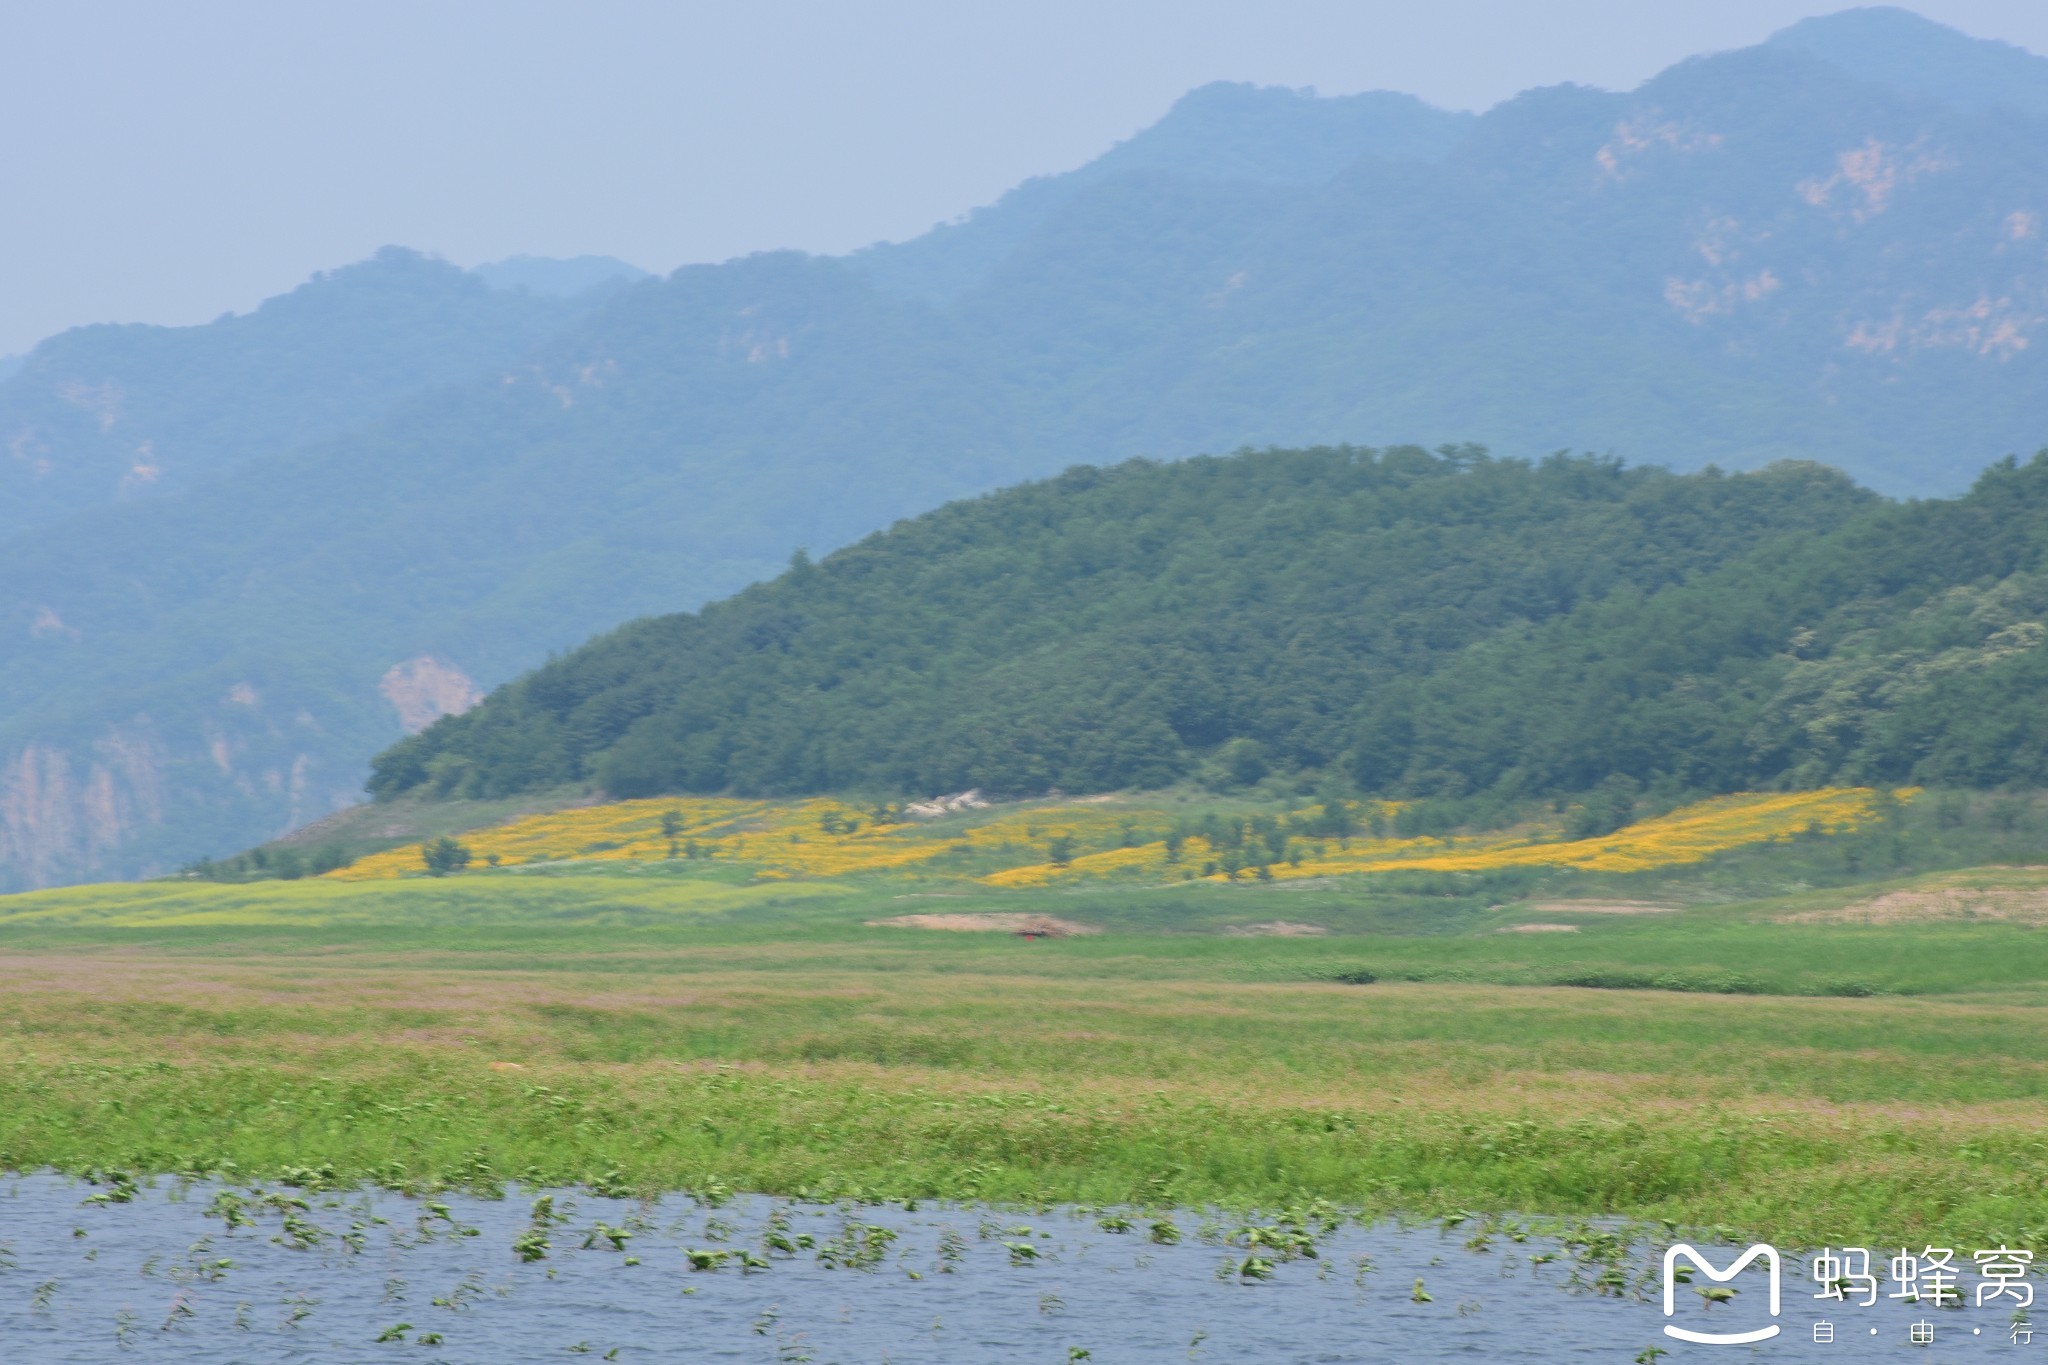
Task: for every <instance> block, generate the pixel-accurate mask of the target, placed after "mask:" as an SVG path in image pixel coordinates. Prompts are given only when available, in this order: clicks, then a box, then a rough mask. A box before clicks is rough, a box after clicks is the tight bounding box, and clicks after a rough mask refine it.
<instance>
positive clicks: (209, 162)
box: [0, 0, 2048, 356]
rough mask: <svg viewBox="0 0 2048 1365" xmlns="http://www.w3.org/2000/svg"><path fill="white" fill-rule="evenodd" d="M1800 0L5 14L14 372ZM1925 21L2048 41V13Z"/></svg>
mask: <svg viewBox="0 0 2048 1365" xmlns="http://www.w3.org/2000/svg"><path fill="white" fill-rule="evenodd" d="M1844 7H1845V6H1844V5H1842V4H1841V3H1839V2H1838V3H1834V4H1826V3H1821V4H1813V3H1802V2H1801V0H1430V3H1427V4H1422V3H1417V2H1416V0H1028V3H1026V2H1025V0H810V3H792V2H791V0H746V3H740V4H735V3H732V2H731V0H720V3H715V4H713V3H698V0H668V2H667V3H660V2H658V0H573V3H570V2H569V0H346V3H340V2H339V0H291V3H286V4H280V3H278V0H179V3H177V4H165V3H163V0H64V3H62V4H49V3H40V2H39V0H0V129H4V132H0V356H5V355H8V354H11V353H16V352H20V351H24V350H26V349H27V348H28V347H29V346H31V345H33V344H34V343H35V342H36V341H37V340H39V339H40V338H42V337H44V336H47V335H50V334H52V333H54V332H57V331H59V330H61V329H63V328H65V327H69V326H74V325H77V324H81V323H88V322H111V321H119V322H157V323H193V322H201V321H205V320H207V319H209V318H212V317H215V316H218V315H219V314H221V313H222V312H227V311H242V310H246V309H248V308H250V307H252V306H253V305H254V304H256V303H257V302H258V301H260V300H261V299H263V298H265V297H268V296H269V295H272V294H276V293H281V292H283V291H285V290H287V289H289V288H291V287H292V286H294V285H295V284H297V283H298V282H299V281H301V280H303V279H304V278H305V277H306V276H307V275H308V274H310V273H312V272H313V271H315V270H320V269H326V268H330V267H333V266H338V265H342V264H346V263H347V262H350V261H354V260H359V259H361V258H363V257H365V256H367V255H369V254H370V253H371V252H373V251H375V250H376V249H377V248H378V247H380V246H383V245H385V244H387V243H400V244H403V245H407V246H412V247H417V248H419V249H421V250H425V251H431V252H435V253H437V254H439V255H442V256H445V257H447V258H448V259H449V260H452V261H455V262H457V263H458V264H462V265H473V264H476V263H478V262H482V261H487V260H495V259H498V258H501V257H505V256H511V255H516V254H522V253H526V254H533V255H549V256H573V255H579V254H583V253H597V254H603V255H613V256H619V257H623V258H624V259H626V260H629V261H632V262H633V263H635V264H636V265H640V266H643V267H645V268H647V269H651V270H658V271H663V272H666V271H669V270H672V269H674V268H675V267H677V266H679V265H684V264H688V263H692V262H700V261H715V260H723V259H726V258H728V257H731V256H735V255H741V254H744V253H746V252H750V251H759V250H768V249H774V248H782V247H796V248H801V249H804V250H809V251H818V252H842V251H847V250H851V249H853V248H855V247H858V246H861V245H864V244H866V243H868V242H873V241H880V240H900V239H902V238H905V237H910V236H915V235H916V234H917V233H919V232H921V231H923V230H924V229H926V228H928V227H930V226H931V225H932V224H933V223H936V222H940V221H944V220H947V219H950V218H953V217H955V216H957V215H958V214H960V213H962V212H964V211H966V210H968V209H970V208H972V207H974V206H976V205H979V204H984V203H987V202H989V201H991V200H993V199H994V198H996V197H997V196H998V195H1000V194H1001V193H1002V192H1003V191H1004V190H1005V189H1008V188H1009V187H1010V186H1012V185H1014V184H1016V183H1017V182H1019V181H1021V180H1023V179H1025V178H1027V177H1029V176H1032V175H1036V174H1044V173H1048V172H1055V171H1061V170H1067V169H1071V168H1072V167H1074V166H1077V165H1080V164H1081V163H1083V162H1085V161H1087V160H1089V159H1090V158H1092V157H1094V156H1096V155H1098V154H1100V153H1101V152H1103V151H1104V150H1106V149H1107V148H1108V147H1110V146H1111V145H1112V144H1113V143H1115V142H1116V141H1118V140H1119V139H1122V138H1125V137H1128V136H1130V135H1131V134H1132V133H1134V132H1136V131H1138V130H1139V129H1140V128H1143V127H1144V126H1146V125H1147V124H1149V123H1151V122H1153V121H1154V120H1156V119H1157V118H1158V117H1159V116H1160V115H1161V114H1162V113H1164V112H1165V110H1166V109H1167V107H1168V106H1169V105H1171V104H1172V102H1173V101H1174V99H1176V98H1177V97H1178V96H1179V95H1181V94H1183V93H1184V92H1186V91H1187V90H1189V89H1191V88H1193V87H1195V86H1197V85H1201V84H1204V83H1205V82H1208V81H1212V80H1238V81H1253V82H1257V83H1259V84H1266V85H1285V86H1292V87H1314V88H1315V89H1317V90H1319V91H1320V92H1322V93H1323V94H1331V95H1335V94H1350V93H1353V92H1356V91H1359V90H1371V89H1392V90H1403V91H1408V92H1411V93H1413V94H1417V95H1420V96H1422V97H1423V98H1425V99H1427V100H1429V101H1431V102H1432V103H1435V104H1439V105H1443V106H1445V107H1448V108H1461V109H1475V110H1476V109H1484V108H1486V107H1488V106H1490V105H1492V104H1494V103H1496V102H1498V101H1500V100H1502V99H1505V98H1507V97H1508V96H1510V95H1513V94H1515V93H1517V92H1518V91H1521V90H1524V89H1527V88H1529V87H1531V86H1536V85H1551V84H1556V83H1558V82H1562V81H1577V82H1581V83H1583V84H1589V85H1597V86H1602V87H1605V88H1609V89H1627V88H1629V87H1632V86H1634V85H1636V84H1638V83H1640V82H1641V81H1643V80H1646V79H1648V78H1649V77H1650V76H1652V75H1654V74H1655V73H1656V72H1658V71H1659V70H1662V69H1663V68H1664V67H1666V66H1668V65H1670V64H1671V63H1673V62H1675V61H1678V60H1680V59H1682V58H1684V57H1687V56H1691V55H1694V54H1696V53H1700V52H1709V51H1718V50H1723V49H1727V48H1733V47H1742V46H1747V45H1749V44H1751V43H1754V42H1758V41H1760V40H1762V39H1763V38H1765V37H1767V36H1769V35H1770V34H1771V33H1772V32H1774V31H1776V30H1777V29H1780V28H1782V27H1784V26H1785V25H1787V24H1789V23H1792V22H1794V21H1796V20H1798V19H1800V18H1804V17H1806V16H1808V15H1814V14H1825V13H1830V12H1833V11H1835V10H1838V9H1841V8H1844ZM1911 8H1914V9H1916V10H1917V11H1918V12H1919V13H1921V14H1923V15H1925V16H1927V17H1928V18H1931V19H1936V20H1939V21H1941V22H1943V23H1948V24H1952V25H1954V26H1955V27H1957V28H1960V29H1962V30H1963V31H1965V32H1967V33H1970V34H1973V35H1975V36H1978V37H1984V38H2000V39H2004V40H2005V41H2007V42H2012V43H2017V44H2019V45H2020V46H2022V47H2026V48H2028V49H2030V50H2032V51H2034V52H2037V53H2044V54H2048V0H1919V3H1917V4H1914V5H1912V6H1911Z"/></svg>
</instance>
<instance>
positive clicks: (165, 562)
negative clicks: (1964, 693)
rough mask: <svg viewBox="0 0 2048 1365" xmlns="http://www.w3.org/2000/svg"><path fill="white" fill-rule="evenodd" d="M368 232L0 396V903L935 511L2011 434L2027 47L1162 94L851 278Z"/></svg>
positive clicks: (1966, 474) (2042, 373) (236, 840)
mask: <svg viewBox="0 0 2048 1365" xmlns="http://www.w3.org/2000/svg"><path fill="white" fill-rule="evenodd" d="M636 273H637V272H633V271H632V270H631V268H630V267H623V266H619V265H618V264H617V263H612V264H609V265H608V264H605V263H602V262H600V263H595V264H593V263H590V262H580V263H579V262H566V263H553V264H548V263H533V262H527V263H525V264H523V265H522V264H521V263H519V262H517V261H515V262H508V263H502V264H501V265H500V266H499V267H493V268H487V269H485V270H482V271H480V272H476V273H465V272H461V271H458V270H456V269H454V268H453V267H450V266H446V265H443V264H441V263H438V262H433V261H429V260H426V259H424V258H420V257H418V256H416V255H413V254H411V253H404V252H398V251H387V252H386V253H383V254H381V255H380V256H379V257H378V258H376V259H375V260H373V261H370V262H366V263H364V264H362V265H359V266H352V267H349V268H347V269H343V270H338V271H334V272H332V273H331V274H328V275H326V276H322V277H317V278H316V279H315V280H314V281H312V282H311V283H309V284H308V285H306V286H304V287H303V288H301V289H300V290H298V291H296V292H295V293H293V294H291V295H288V296H285V297H284V298H281V299H277V300H273V301H271V302H270V303H268V304H266V305H265V306H264V307H263V308H261V309H258V310H256V311H255V312H254V313H251V314H249V315H247V316H244V317H233V318H224V319H222V320H220V321H218V322H215V323H212V324H208V325H206V326H203V327H195V328H182V329H166V328H117V327H105V328H86V329H80V330H79V331H75V332H71V333H66V334H64V335H63V336H60V337H57V338H53V339H52V340H51V341H49V342H46V343H44V344H43V345H42V346H40V347H38V348H37V349H36V350H35V351H34V352H33V353H32V354H31V355H30V356H28V357H27V358H26V360H25V361H24V362H23V363H22V365H21V367H20V368H19V369H18V370H17V371H15V372H14V373H13V374H12V375H10V376H8V377H6V378H4V379H0V446H4V448H5V450H6V451H7V452H8V458H7V459H0V491H4V499H0V533H4V538H0V585H4V587H0V696H4V697H5V698H6V699H7V705H6V709H5V711H4V712H0V869H4V871H0V878H4V884H5V885H10V886H25V885H35V884H47V883H50V882H55V881H64V880H76V879H80V878H87V877H94V876H106V875H129V874H136V873H142V872H148V871H154V870H162V869H166V868H168V867H171V866H174V865H175V864H176V863H178V862H180V861H184V860H186V859H189V858H194V857H198V856H200V855H202V854H209V853H218V852H221V851H224V850H227V849H230V848H232V847H235V846H239V845H245V844H248V843H251V842H254V841H256V840H258V839H261V838H263V837H266V836H268V835H271V834H274V833H276V832H278V831H280V830H282V829H283V828H286V827H288V826H290V825H292V824H295V823H298V822H301V821H303V820H306V819H310V818H313V817H315V816H318V815H320V814H322V813H324V812H326V811H328V810H330V809H332V808H333V807H334V806H335V805H336V804H337V803H340V802H345V801H347V800H350V799H353V798H354V796H355V795H356V794H357V793H358V792H359V790H360V783H361V782H362V780H363V777H364V774H365V772H366V765H367V762H368V760H369V757H370V756H371V755H372V754H373V753H375V752H376V751H377V750H378V749H380V748H381V747H383V746H384V745H385V744H387V743H389V742H390V741H391V740H393V739H396V738H398V737H399V736H401V735H402V734H403V733H405V731H406V729H407V728H413V727H417V726H419V725H421V724H424V723H425V722H426V721H427V720H430V719H431V718H432V717H433V716H435V715H437V714H440V713H442V712H444V711H449V710H459V709H461V708H463V707H465V706H467V705H469V704H470V703H471V702H472V701H473V700H474V699H475V698H476V697H477V696H478V695H479V694H480V692H481V691H482V690H483V689H485V688H488V687H490V686H493V685H495V684H497V683H500V682H502V681H505V680H507V679H509V678H511V677H513V676H515V675H517V674H518V673H520V672H521V671H523V670H524V669H526V668H529V667H531V666H532V665H534V664H536V663H538V662H540V661H541V660H542V659H544V658H545V657H546V656H547V654H548V653H549V652H550V651H552V650H561V649H567V648H569V647H572V646H574V645H575V644H577V643H579V642H580V641H582V640H583V639H585V638H586V637H588V636H589V635H591V634H592V633H593V632H596V631H599V630H602V629H604V628H606V627H609V626H611V625H613V624H616V623H617V622H620V621H623V620H626V619H629V618H632V617H635V616H639V615H645V614H650V613H655V612H663V611H672V610H676V609H682V608H691V607H694V606H696V605H698V604H701V603H703V602H706V601H709V600H712V599H714V598H717V597H720V596H723V595H725V594H728V593H730V592H732V591H734V590H736V589H738V588H740V587H742V586H744V585H745V584H746V583H748V582H751V581H754V580H756V579H759V578H762V577H764V576H768V575H770V574H772V573H774V572H776V571H777V570H778V569H779V567H780V566H781V565H782V563H783V562H784V560H785V559H786V557H787V555H788V553H789V551H790V549H791V548H792V547H793V546H796V545H807V546H810V547H812V548H813V549H814V550H817V551H819V552H823V551H825V550H828V549H830V548H832V547H835V546H838V545H843V544H846V543H848V542H849V541H852V540H854V539H856V538H857V537H859V536H861V535H863V534H865V533H868V532H870V531H873V530H875V529H877V528H880V527H884V526H887V525H889V524H890V523H891V522H892V521H895V520H897V519H899V518H902V517H906V516H911V515H914V514H916V513H919V512H922V511H924V510H926V509H928V508H931V507H933V506H936V505H937V504H939V503H941V502H944V501H946V500H948V499H951V498H957V497H961V496H964V495H971V494H975V493H980V492H983V491H985V490H988V489H991V488H995V487H998V486H1000V485H1003V484H1006V483H1011V482H1015V481H1017V480H1019V479H1025V478H1031V477H1036V476H1042V475H1045V474H1048V473H1051V472H1053V471H1056V470H1058V469H1060V468H1062V467H1065V466H1067V465H1069V464H1075V463H1106V462H1113V461H1116V460H1120V459H1123V458H1125V457H1128V456H1133V455H1144V456H1152V457H1178V456H1185V455H1191V454H1194V453H1197V452H1200V451H1224V450H1230V449H1233V448H1236V447H1239V446H1243V445H1265V444H1269V443H1270V444H1284V445H1312V444H1316V443H1321V442H1343V441H1350V442H1370V443H1374V444H1390V443H1398V442H1400V441H1404V440H1417V439H1420V440H1427V441H1437V440H1459V441H1477V442H1483V443H1485V444H1487V445H1489V446H1491V447H1492V448H1493V449H1495V450H1496V451H1497V452H1498V453H1500V454H1503V455H1510V456H1513V455H1541V454H1543V453H1545V452H1547V451H1550V450H1553V449H1560V448H1576V449H1591V450H1595V451H1602V452H1612V453H1613V454H1615V455H1618V456H1621V457H1624V458H1626V459H1627V460H1629V461H1632V462H1637V463H1657V464H1664V465H1668V466H1671V467H1673V468H1678V469H1693V468H1698V467H1700V466H1702V465H1704V464H1706V463H1708V462H1715V463H1718V464H1720V465H1722V466H1724V467H1727V468H1730V469H1746V468H1754V467H1758V466H1761V465H1763V464H1766V463H1768V462H1770V461H1772V460H1774V459H1779V458H1785V457H1795V458H1800V459H1810V460H1820V461H1824V462H1826V463H1829V464H1833V465H1836V466H1838V467H1840V468H1842V469H1844V470H1847V471H1848V472H1850V473H1851V474H1853V475H1854V476H1855V477H1856V478H1858V479H1860V480H1862V481H1864V482H1865V483H1867V484H1869V485H1871V486H1872V487H1875V488H1877V489H1879V490H1882V491H1884V492H1887V493H1892V494H1931V493H1946V492H1952V491H1957V490H1959V489H1961V488H1962V487H1964V486H1966V485H1967V484H1968V483H1969V482H1970V480H1971V478H1972V477H1973V476H1974V475H1975V473H1976V471H1978V470H1979V469H1981V468H1982V467H1983V466H1985V465H1986V464H1988V463H1990V462H1991V461H1992V460H1994V459H1996V458H1998V457H2000V456H2002V455H2004V454H2007V453H2014V452H2017V453H2021V454H2025V453H2028V452H2031V451H2032V450H2034V449H2035V448H2037V447H2039V446H2041V445H2042V444H2043V443H2044V442H2048V405H2044V403H2043V401H2042V396H2043V395H2044V394H2048V382H2044V381H2048V370H2044V365H2048V359H2044V348H2048V60H2043V59H2041V58H2037V57H2033V56H2031V55H2030V54H2027V53H2025V52H2022V51H2020V50H2018V49H2015V48H2011V47H2008V46H2005V45H2002V44H1996V43H1987V42H1981V41H1978V40H1974V39H1970V38H1966V37H1964V36H1963V35H1960V34H1957V33H1955V32H1953V31H1952V30H1948V29H1945V28H1942V27H1940V26H1938V25H1933V24H1930V23H1927V22H1926V21H1924V20H1921V19H1918V18H1916V17H1914V16H1912V15H1910V14H1907V13H1905V12H1903V11H1897V10H1856V11H1849V12H1847V13H1845V14H1841V15H1837V16H1834V17H1832V18H1828V19H1822V20H1810V21H1807V22H1805V23H1802V24H1800V25H1797V26H1795V27H1794V28H1792V29H1790V30H1787V31H1786V32H1785V33H1783V34H1780V35H1779V36H1778V37H1776V38H1774V39H1773V40H1771V41H1770V42H1769V43H1767V44H1764V45H1763V46H1761V47H1757V48H1751V49H1747V50H1743V51H1739V52H1732V53H1725V54H1720V55H1716V56H1710V57H1703V58H1698V59H1694V60H1692V61H1688V62H1685V63H1681V64H1680V65H1678V66H1676V67H1674V68H1672V69H1671V70H1670V71H1667V72H1665V73H1664V74H1663V75H1661V76H1659V77H1657V78H1656V79H1655V80H1652V81H1650V82H1648V83H1647V84H1646V85H1644V86H1643V87H1642V88H1640V89H1638V90H1636V91H1633V92H1630V93H1627V94H1614V93H1607V92H1601V91H1595V90H1588V89H1583V88H1578V87H1559V88H1553V89H1547V90H1539V91H1532V92H1529V93H1528V94H1525V95H1523V96H1521V97H1519V98H1517V99H1514V100H1511V101H1509V102H1507V103H1505V104H1503V105H1501V106H1499V107H1497V108H1495V109H1493V110H1490V111H1488V112H1487V113H1485V114H1483V115H1478V116H1472V115H1466V114H1456V113H1449V112H1445V111H1441V110H1434V109H1430V108H1428V107H1427V106H1425V105H1423V104H1421V103H1420V102H1418V101H1416V100H1414V99H1412V98H1410V97H1407V96H1402V95H1393V94H1383V93H1382V94H1369V95H1360V96H1350V97H1344V98H1338V99H1319V98H1316V97H1314V96H1311V95H1305V94H1299V93H1295V92H1288V91H1276V90H1261V89H1254V88H1251V87H1245V86H1230V85H1219V86H1210V87H1205V88H1204V89H1201V90H1198V91H1195V92H1193V93H1192V94H1190V95H1189V96H1187V97H1186V98H1185V99H1183V100H1182V101H1181V102H1180V103H1179V104H1177V105H1176V106H1175V107H1174V109H1173V110H1172V111H1171V112H1169V113H1168V115H1167V116H1166V117H1165V118H1164V119H1163V120H1161V122H1160V123H1159V124H1157V125H1156V126H1154V127H1153V128H1151V129H1148V130H1146V131H1145V132H1143V133H1141V134H1139V135H1138V136H1136V137H1134V138H1132V139H1131V140H1130V141H1128V142H1126V143H1124V144H1121V145H1120V146H1118V147H1116V148H1115V149H1113V150H1112V151H1110V152H1109V153H1107V154H1106V155H1104V156H1103V157H1102V158H1100V159H1098V160H1097V161H1096V162H1094V163H1091V164H1090V165H1089V166H1087V167H1084V168H1082V169H1080V170H1078V171H1074V172H1070V173H1068V174H1065V175H1060V176H1052V177H1046V178H1043V179H1039V180H1034V181H1031V182H1028V183H1027V184H1025V185H1022V186H1019V187H1018V188H1017V189H1016V190H1014V191H1012V192H1011V193H1010V194H1008V195H1006V196H1004V198H1003V199H1001V200H1000V201H998V202H997V203H996V204H993V205H991V206H989V207H987V208H985V209H982V210H980V211H978V212H976V213H974V214H971V215H969V216H968V217H967V218H966V219H965V220H963V221H962V222H959V223H957V224H952V225H947V226H943V227H940V228H936V229H934V230H933V231H932V232H930V233H928V234H926V235H925V236H923V237H921V238H918V239H916V240H914V241H911V242H906V243H902V244H899V245H892V246H883V247H876V248H870V249H868V250H866V251H863V252H859V253H856V254H855V255H853V256H851V257H847V258H843V259H821V258H812V257H804V256H800V255H795V254H788V253H783V254H772V255H764V256H756V257H749V258H746V259H742V260H737V261H733V262H729V263H727V264H724V265H718V266H703V267H690V268H686V269H684V270H681V271H678V272H676V273H675V274H674V275H673V276H671V277H669V278H667V279H665V280H655V279H635V278H634V275H635V274H636Z"/></svg>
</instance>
